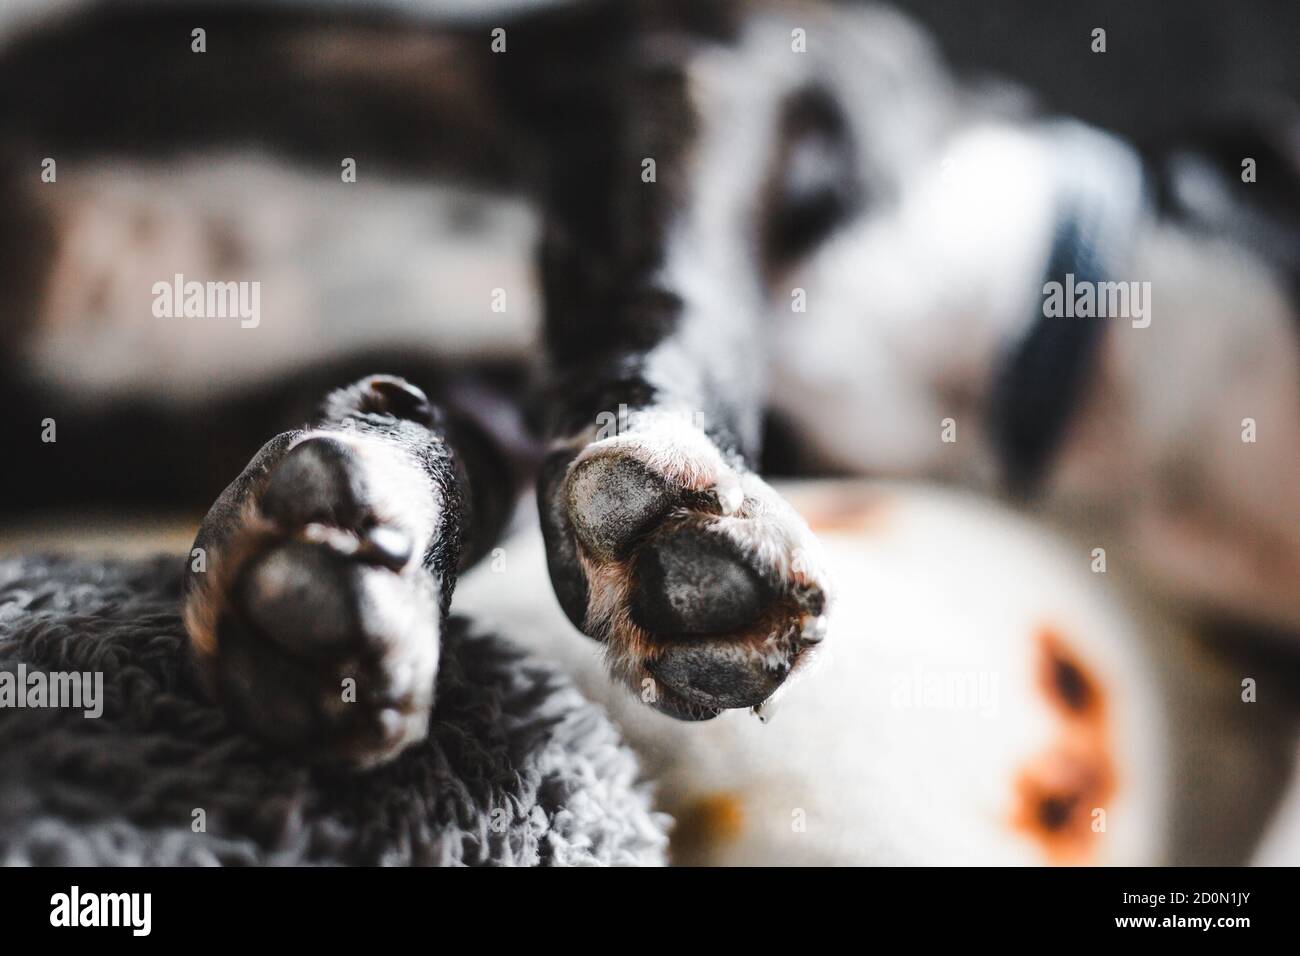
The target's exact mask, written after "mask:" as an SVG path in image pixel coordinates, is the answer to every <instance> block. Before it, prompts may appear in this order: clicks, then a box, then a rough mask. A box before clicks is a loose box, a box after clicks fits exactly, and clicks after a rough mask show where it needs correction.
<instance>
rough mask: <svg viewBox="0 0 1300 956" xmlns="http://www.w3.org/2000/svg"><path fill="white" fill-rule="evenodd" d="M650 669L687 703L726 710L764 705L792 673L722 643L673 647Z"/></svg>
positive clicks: (676, 645) (652, 662) (650, 662)
mask: <svg viewBox="0 0 1300 956" xmlns="http://www.w3.org/2000/svg"><path fill="white" fill-rule="evenodd" d="M646 667H647V669H648V670H649V671H650V673H651V674H652V675H654V677H655V678H656V679H657V680H661V681H663V682H664V684H665V685H667V687H668V688H669V689H671V690H672V691H673V692H674V693H676V694H677V695H679V696H681V697H683V698H685V699H686V700H687V701H690V702H691V703H693V704H698V705H702V706H705V707H710V708H718V709H723V710H729V709H731V708H733V707H754V706H756V705H757V704H761V703H762V702H763V701H765V700H767V698H769V697H771V696H772V694H774V693H776V690H777V688H778V687H780V686H781V684H782V682H783V681H784V680H785V679H786V677H787V676H788V675H789V673H790V668H789V666H788V665H784V664H783V665H779V666H776V667H772V666H769V665H768V664H766V663H765V662H764V660H763V659H762V658H761V657H759V656H758V655H757V654H753V653H749V652H747V651H746V650H745V649H743V648H736V647H728V646H726V645H723V644H720V643H718V642H708V643H701V644H686V643H683V644H674V645H671V646H669V647H667V648H665V649H664V650H663V651H662V652H661V653H660V654H658V655H657V656H656V657H655V658H654V660H651V661H649V662H647V664H646Z"/></svg>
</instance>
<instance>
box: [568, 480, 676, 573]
mask: <svg viewBox="0 0 1300 956" xmlns="http://www.w3.org/2000/svg"><path fill="white" fill-rule="evenodd" d="M675 497H676V496H675V495H674V494H673V493H672V491H671V489H670V488H669V486H668V482H667V481H666V480H665V479H664V478H663V476H661V475H658V474H655V473H654V472H653V471H651V470H650V469H649V468H647V467H646V466H645V465H644V464H642V463H641V462H640V461H637V460H636V459H635V458H632V457H630V456H625V455H596V456H593V457H592V458H589V459H587V460H586V461H583V462H580V463H579V464H578V465H577V466H576V467H575V468H574V470H573V473H572V474H571V475H570V477H569V481H568V503H569V515H570V519H571V520H572V522H573V530H574V533H575V534H576V535H577V536H578V539H579V540H580V541H581V542H582V544H583V546H584V547H585V548H586V549H587V550H588V552H589V553H591V554H593V555H596V556H598V557H600V558H606V559H612V558H618V557H622V556H623V555H624V554H626V552H627V549H628V548H629V547H630V545H631V544H632V543H633V542H634V541H635V540H636V538H637V536H638V535H639V534H641V533H642V532H643V531H644V530H645V529H646V528H648V527H650V526H651V525H653V524H654V523H655V522H656V521H657V520H659V519H661V518H662V517H663V516H664V515H665V514H667V512H668V510H669V509H670V508H672V507H673V505H674V503H675V500H674V499H675Z"/></svg>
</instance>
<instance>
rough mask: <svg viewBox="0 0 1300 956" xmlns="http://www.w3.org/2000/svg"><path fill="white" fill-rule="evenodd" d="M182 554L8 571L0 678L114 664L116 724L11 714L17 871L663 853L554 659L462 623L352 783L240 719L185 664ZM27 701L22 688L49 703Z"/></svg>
mask: <svg viewBox="0 0 1300 956" xmlns="http://www.w3.org/2000/svg"><path fill="white" fill-rule="evenodd" d="M181 568H182V564H181V561H180V560H179V559H177V558H171V557H168V558H157V559H153V560H150V561H143V562H103V561H89V560H84V559H72V558H50V557H25V558H21V559H11V560H3V561H0V671H8V672H10V673H11V674H12V675H14V677H10V678H9V679H8V680H9V683H8V686H9V687H10V688H11V689H12V688H13V687H15V686H16V685H15V679H16V676H17V674H18V672H19V670H20V666H19V665H22V667H21V670H22V671H23V672H24V673H25V674H26V675H27V681H28V684H29V686H30V685H32V684H33V683H37V682H39V681H33V679H32V677H31V674H32V673H35V672H44V673H51V672H90V673H102V675H103V694H102V697H103V700H102V708H103V712H102V714H101V715H100V716H99V717H97V718H90V717H87V716H85V714H84V712H83V710H81V709H72V708H68V707H60V708H54V707H48V706H46V707H26V706H24V707H17V706H14V705H13V703H12V702H11V703H10V704H8V705H5V706H0V862H3V863H6V864H73V865H76V864H210V865H232V864H233V865H238V864H308V863H310V864H451V865H456V864H467V865H475V864H520V865H535V864H542V865H545V864H550V865H570V864H647V863H650V864H653V863H662V862H663V859H664V855H665V852H666V846H667V840H666V836H665V833H666V827H667V819H666V818H665V817H664V816H663V815H661V814H657V813H654V812H653V811H652V809H651V805H650V795H649V793H648V790H647V785H646V784H645V783H643V782H642V781H641V780H640V779H639V775H638V766H637V762H636V759H635V757H634V755H633V754H632V753H631V752H630V751H629V750H628V749H627V748H626V747H625V746H624V744H623V743H622V741H621V740H620V738H619V735H618V732H617V731H616V730H615V728H614V727H613V725H612V724H611V723H610V722H609V721H608V719H607V718H606V717H605V715H604V713H603V712H602V711H601V710H600V709H599V708H598V707H596V706H595V705H593V704H591V703H590V702H588V701H587V700H585V699H584V698H583V697H582V696H581V695H580V694H579V693H578V691H577V690H576V689H575V688H574V687H573V686H572V685H571V684H570V683H569V682H568V680H567V679H566V678H565V677H564V676H563V675H562V674H560V673H559V672H558V671H557V670H555V669H554V668H552V667H551V666H549V665H547V664H544V663H542V662H540V661H537V660H535V659H532V658H530V657H528V656H527V655H525V654H523V653H522V652H520V651H518V650H515V649H514V648H512V647H511V645H509V644H508V643H506V642H505V641H503V640H501V639H499V638H496V637H493V636H490V635H484V634H479V633H475V631H474V630H473V628H472V627H471V626H470V625H469V624H468V623H467V622H465V621H463V620H458V619H453V621H452V623H451V625H450V626H449V628H448V629H447V633H446V634H445V637H444V642H445V643H444V649H443V657H442V665H441V668H440V672H439V675H438V685H437V698H436V700H437V704H436V709H435V713H434V718H433V721H432V723H431V729H430V733H429V737H428V739H427V740H426V741H425V742H424V743H422V744H420V745H418V746H416V747H413V748H411V749H410V750H408V751H407V752H405V753H404V754H403V755H402V756H401V757H399V758H398V759H397V760H396V761H394V762H393V763H391V764H389V765H386V766H383V767H380V768H377V769H375V770H372V771H369V772H365V773H356V772H345V771H341V770H331V769H328V768H321V767H313V766H310V765H307V764H304V763H302V762H299V761H297V760H295V759H294V757H293V755H291V754H285V753H282V752H275V751H272V750H269V749H266V748H264V747H263V745H262V744H260V743H259V742H258V741H256V740H254V739H252V738H250V737H248V736H246V735H244V734H241V733H240V732H238V731H237V730H236V729H234V728H233V727H231V726H230V725H229V724H227V722H226V720H225V718H224V717H223V715H222V712H221V710H220V709H219V708H218V707H216V706H215V705H213V704H212V703H210V702H208V701H206V700H205V699H204V697H203V695H202V692H201V691H200V690H199V688H198V684H197V681H196V680H195V678H194V675H193V674H192V672H191V670H190V667H189V663H188V659H187V657H186V648H185V639H184V631H183V628H182V625H181V621H180V617H179V615H178V610H177V608H178V601H179V596H180V578H181V575H180V571H181ZM35 699H36V698H35V697H32V696H29V697H28V698H26V700H28V701H30V700H35Z"/></svg>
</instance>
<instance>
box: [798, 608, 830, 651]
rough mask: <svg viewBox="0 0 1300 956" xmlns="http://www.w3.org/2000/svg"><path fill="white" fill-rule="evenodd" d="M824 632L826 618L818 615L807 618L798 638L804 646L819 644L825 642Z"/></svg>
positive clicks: (825, 629)
mask: <svg viewBox="0 0 1300 956" xmlns="http://www.w3.org/2000/svg"><path fill="white" fill-rule="evenodd" d="M826 631H827V624H826V617H825V615H818V616H817V617H811V618H809V619H808V620H807V621H806V622H805V623H804V626H803V633H802V634H800V635H799V637H800V639H801V640H802V641H803V642H804V643H805V644H820V643H821V642H822V641H824V640H826Z"/></svg>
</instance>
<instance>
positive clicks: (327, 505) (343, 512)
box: [258, 438, 364, 528]
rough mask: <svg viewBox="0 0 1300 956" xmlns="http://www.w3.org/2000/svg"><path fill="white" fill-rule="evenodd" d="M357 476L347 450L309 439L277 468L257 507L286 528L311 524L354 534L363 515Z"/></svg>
mask: <svg viewBox="0 0 1300 956" xmlns="http://www.w3.org/2000/svg"><path fill="white" fill-rule="evenodd" d="M357 472H358V469H357V467H356V463H355V462H354V461H353V458H352V452H351V450H350V449H348V448H347V447H346V446H345V445H343V444H341V443H340V442H337V441H334V440H333V439H329V438H313V439H310V440H308V441H305V442H302V443H301V444H299V445H296V446H295V447H294V448H293V449H292V450H291V451H290V452H289V453H288V454H287V455H285V456H284V459H283V460H282V461H281V462H280V463H279V464H278V465H276V466H275V469H274V470H273V471H272V472H271V476H270V478H269V479H268V481H267V485H266V488H265V489H264V490H263V492H262V494H261V496H260V497H259V499H258V507H259V508H260V509H261V511H262V514H264V515H266V517H268V518H270V519H271V520H272V521H274V522H276V523H277V524H279V525H280V526H281V527H283V528H300V527H302V526H303V525H306V524H310V523H312V522H315V523H318V524H329V525H334V526H335V527H339V528H355V527H357V525H358V524H359V523H360V521H361V519H362V516H363V514H364V509H363V507H362V505H361V493H360V489H359V488H358V487H357V483H356V482H357V479H356V474H357Z"/></svg>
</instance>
